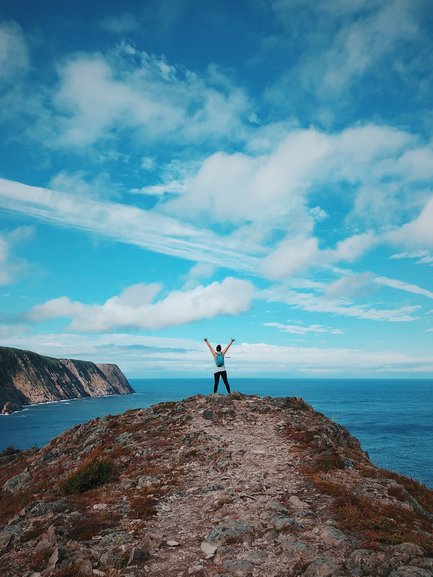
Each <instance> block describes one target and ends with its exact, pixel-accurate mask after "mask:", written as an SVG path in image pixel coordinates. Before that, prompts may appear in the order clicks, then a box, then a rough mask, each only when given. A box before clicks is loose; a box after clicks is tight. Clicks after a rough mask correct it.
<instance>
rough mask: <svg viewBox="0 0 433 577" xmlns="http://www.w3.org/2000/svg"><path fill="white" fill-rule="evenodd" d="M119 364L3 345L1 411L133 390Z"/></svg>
mask: <svg viewBox="0 0 433 577" xmlns="http://www.w3.org/2000/svg"><path fill="white" fill-rule="evenodd" d="M133 392H134V391H133V389H132V388H131V386H130V385H129V383H128V381H127V380H126V378H125V376H124V375H123V373H122V372H121V370H120V369H119V367H118V366H117V365H107V364H101V365H97V364H94V363H91V362H89V361H77V360H72V359H54V358H51V357H45V356H42V355H38V354H36V353H33V352H30V351H23V350H21V349H13V348H6V347H0V412H1V413H3V414H7V413H11V412H13V411H17V410H20V409H21V408H22V407H23V406H25V405H29V404H33V403H44V402H49V401H60V400H63V399H74V398H80V397H99V396H103V395H119V394H128V393H133Z"/></svg>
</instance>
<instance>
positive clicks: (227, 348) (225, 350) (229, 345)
mask: <svg viewBox="0 0 433 577" xmlns="http://www.w3.org/2000/svg"><path fill="white" fill-rule="evenodd" d="M234 342H235V339H232V340H231V341H230V342H229V344H228V345H227V346H226V348H225V349H224V350H223V355H225V354H226V352H227V351H228V350H229V348H230V347H231V346H232V344H233V343H234Z"/></svg>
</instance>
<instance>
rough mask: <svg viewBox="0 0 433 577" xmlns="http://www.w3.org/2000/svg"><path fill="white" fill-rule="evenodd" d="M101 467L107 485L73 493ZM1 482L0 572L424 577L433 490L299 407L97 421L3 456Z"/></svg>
mask: <svg viewBox="0 0 433 577" xmlns="http://www.w3.org/2000/svg"><path fill="white" fill-rule="evenodd" d="M95 461H97V462H105V463H112V464H115V467H116V474H115V476H114V477H110V479H109V480H108V482H105V483H103V484H101V485H99V486H95V487H94V488H90V489H89V490H87V491H85V492H82V493H74V492H72V493H70V494H69V493H68V491H66V487H68V486H69V485H68V484H65V480H66V479H68V478H69V479H70V478H71V475H73V474H74V473H75V472H77V471H79V470H83V468H84V467H85V466H86V465H88V464H89V463H94V462H95ZM29 476H30V477H31V483H30V485H29ZM74 478H75V477H74ZM0 487H2V489H1V493H0V558H1V561H0V566H1V575H2V577H3V576H4V577H16V576H17V575H19V576H22V577H30V576H31V575H33V576H36V575H40V576H41V577H51V576H53V577H54V576H56V575H59V576H60V575H61V576H62V577H67V576H68V575H71V576H73V575H74V576H75V575H82V576H86V575H88V576H89V577H90V576H92V575H96V576H99V577H104V576H106V577H138V576H145V575H149V576H152V577H171V576H173V577H178V576H188V575H193V576H194V575H196V576H198V577H214V576H217V575H218V576H225V577H236V576H239V577H242V576H252V577H262V576H266V577H283V576H284V577H292V576H301V575H304V576H305V577H331V576H335V577H361V576H371V577H373V576H375V577H376V576H384V577H385V576H389V575H392V576H393V577H411V576H413V577H418V576H419V577H428V576H433V550H432V548H433V522H432V515H433V498H432V496H433V492H432V491H430V490H428V489H427V488H426V487H424V486H422V485H419V484H418V483H416V482H414V481H412V480H410V479H407V478H405V477H402V476H399V475H396V474H394V473H391V472H388V471H385V470H382V469H379V468H377V467H375V466H373V465H372V464H371V463H370V461H369V459H368V456H367V455H366V453H365V452H363V451H362V449H361V447H360V445H359V442H358V441H357V440H356V439H355V438H354V437H352V436H351V435H350V434H349V433H348V431H347V430H345V429H344V428H343V427H340V426H339V425H337V424H336V423H334V422H332V421H331V420H329V419H327V418H325V417H324V416H323V415H320V414H319V413H317V412H315V411H314V410H313V409H312V408H311V407H310V406H309V405H307V404H306V403H304V402H303V401H302V400H301V399H297V398H287V399H271V398H268V397H265V398H263V399H261V398H258V397H253V396H245V395H241V394H239V393H233V394H231V395H229V396H228V397H222V396H216V397H214V396H210V397H204V396H201V395H200V396H196V397H191V398H189V399H186V400H185V401H182V402H178V403H162V404H160V405H155V406H154V407H150V408H149V409H146V410H133V411H128V412H126V413H125V414H123V415H118V416H115V417H113V416H110V417H106V418H104V419H96V420H93V421H90V422H89V423H86V424H84V425H79V426H76V427H74V428H73V429H71V430H69V431H67V432H65V433H63V434H62V435H60V436H59V437H57V438H56V439H54V440H53V441H52V442H51V443H50V444H49V445H47V446H46V447H44V448H42V449H40V450H33V451H30V452H24V453H21V454H20V455H18V457H16V458H14V459H13V460H10V461H9V460H6V461H3V462H2V461H0Z"/></svg>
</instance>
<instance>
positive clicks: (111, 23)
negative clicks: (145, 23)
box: [100, 12, 140, 34]
mask: <svg viewBox="0 0 433 577" xmlns="http://www.w3.org/2000/svg"><path fill="white" fill-rule="evenodd" d="M100 25H101V27H102V28H104V29H105V30H107V32H111V33H113V34H124V33H127V32H133V31H134V30H137V28H138V27H139V26H140V23H139V21H138V20H137V18H136V16H134V14H132V13H131V12H122V13H121V14H117V15H116V16H107V18H104V20H102V21H101V23H100Z"/></svg>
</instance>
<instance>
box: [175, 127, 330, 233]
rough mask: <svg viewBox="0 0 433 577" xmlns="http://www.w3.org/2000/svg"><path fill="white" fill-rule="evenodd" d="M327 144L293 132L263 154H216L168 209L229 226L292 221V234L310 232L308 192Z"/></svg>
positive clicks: (309, 133) (324, 138) (312, 135)
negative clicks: (300, 231) (243, 223)
mask: <svg viewBox="0 0 433 577" xmlns="http://www.w3.org/2000/svg"><path fill="white" fill-rule="evenodd" d="M330 146H331V140H330V139H329V137H328V136H327V135H325V134H323V133H320V132H318V131H315V130H304V131H297V130H296V131H293V132H289V133H288V134H287V136H286V138H285V139H284V140H283V141H282V142H281V143H280V144H279V145H278V146H277V148H276V149H275V150H273V151H272V152H271V153H269V154H266V155H259V156H252V155H246V154H240V153H234V154H226V153H222V152H218V153H215V154H213V155H211V156H210V157H208V158H207V159H206V160H205V161H204V162H203V164H202V166H201V168H200V170H199V171H198V172H197V174H196V175H195V177H194V178H191V179H190V180H189V182H188V187H187V191H186V192H185V193H184V194H183V195H182V196H181V198H179V199H175V200H173V201H172V202H171V203H167V205H166V210H167V211H169V212H172V213H174V214H179V213H180V214H189V215H190V216H191V217H203V215H206V217H207V218H209V219H210V220H211V222H228V223H233V224H239V223H242V222H245V220H247V221H253V220H259V221H262V222H263V221H265V222H267V223H270V225H272V226H278V225H281V223H284V224H285V225H286V226H287V222H288V218H290V226H291V227H293V228H294V229H295V231H299V229H300V228H301V229H302V230H305V228H308V229H309V228H310V227H311V223H312V217H311V216H308V215H305V213H306V209H305V196H306V191H307V190H308V187H309V186H311V184H312V183H313V182H315V180H316V177H315V176H312V175H315V174H316V173H317V168H318V167H319V166H320V163H321V161H323V160H324V159H325V158H326V157H327V154H328V152H329V150H330ZM297 217H304V218H297Z"/></svg>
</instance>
